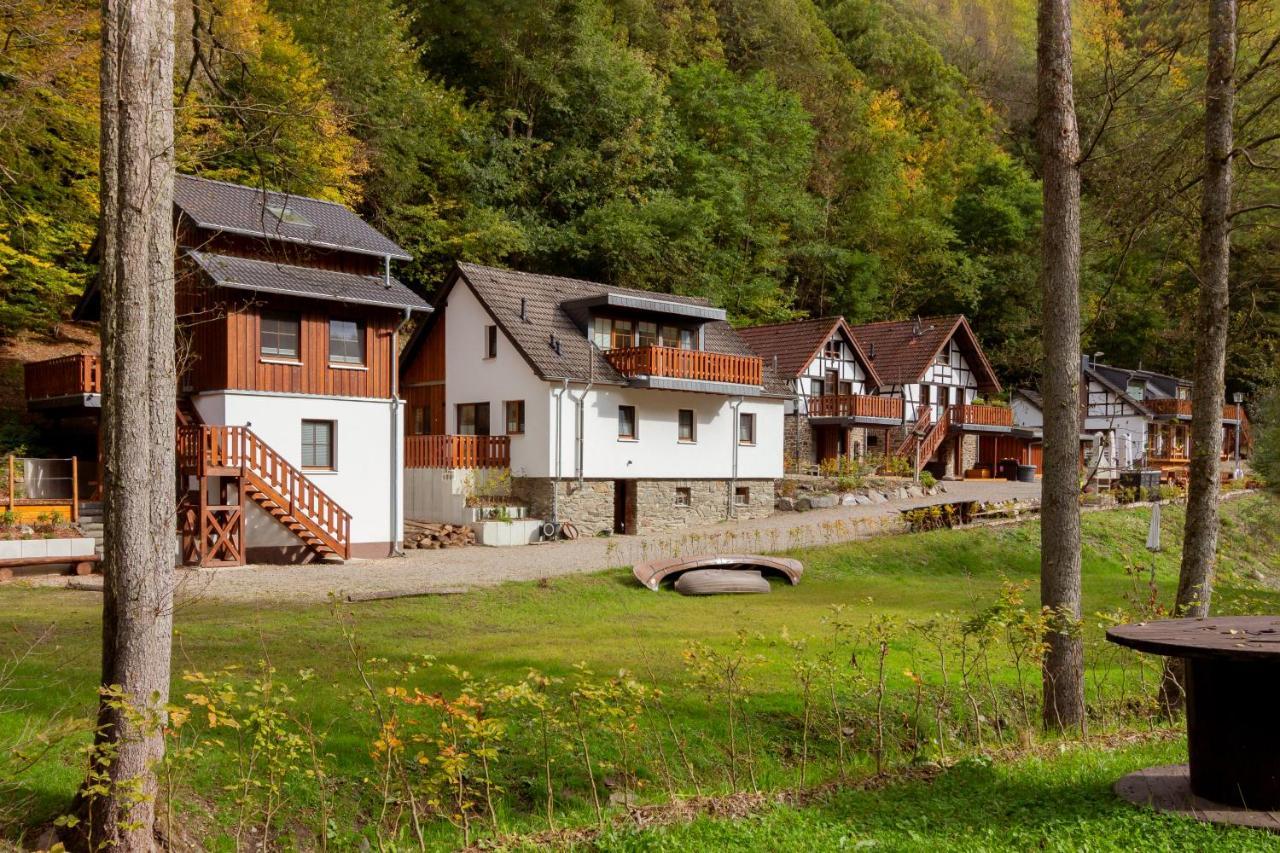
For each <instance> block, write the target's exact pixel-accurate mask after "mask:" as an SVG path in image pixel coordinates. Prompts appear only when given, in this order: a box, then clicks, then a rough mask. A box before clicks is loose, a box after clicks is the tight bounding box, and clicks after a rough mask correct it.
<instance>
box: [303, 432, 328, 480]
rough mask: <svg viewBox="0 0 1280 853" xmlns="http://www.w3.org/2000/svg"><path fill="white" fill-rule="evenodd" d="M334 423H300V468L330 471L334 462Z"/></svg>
mask: <svg viewBox="0 0 1280 853" xmlns="http://www.w3.org/2000/svg"><path fill="white" fill-rule="evenodd" d="M334 432H335V429H334V422H333V421H303V422H302V467H303V468H310V469H312V470H320V471H332V470H333V467H334V465H333V460H334V452H333V450H334V447H333V437H334Z"/></svg>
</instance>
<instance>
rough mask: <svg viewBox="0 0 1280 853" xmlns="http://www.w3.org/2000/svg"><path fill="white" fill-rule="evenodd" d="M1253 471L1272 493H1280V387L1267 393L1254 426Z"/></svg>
mask: <svg viewBox="0 0 1280 853" xmlns="http://www.w3.org/2000/svg"><path fill="white" fill-rule="evenodd" d="M1251 463H1252V466H1253V470H1254V471H1255V472H1257V474H1258V477H1259V479H1261V480H1262V482H1263V483H1265V484H1266V486H1267V488H1269V489H1271V490H1272V491H1280V386H1276V387H1273V388H1271V389H1270V390H1268V391H1267V393H1266V394H1265V395H1264V396H1263V398H1262V402H1261V404H1260V405H1259V407H1258V418H1257V422H1256V423H1255V425H1254V441H1253V456H1252V459H1251Z"/></svg>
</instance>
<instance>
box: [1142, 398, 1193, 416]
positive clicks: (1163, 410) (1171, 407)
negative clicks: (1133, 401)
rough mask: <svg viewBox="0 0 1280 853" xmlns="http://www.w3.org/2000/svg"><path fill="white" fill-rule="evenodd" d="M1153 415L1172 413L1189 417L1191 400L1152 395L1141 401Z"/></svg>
mask: <svg viewBox="0 0 1280 853" xmlns="http://www.w3.org/2000/svg"><path fill="white" fill-rule="evenodd" d="M1142 405H1144V406H1146V407H1147V409H1148V411H1150V412H1151V414H1153V415H1165V416H1168V415H1173V416H1175V417H1180V418H1189V417H1191V401H1190V400H1179V399H1177V398H1176V397H1152V398H1148V399H1145V400H1143V401H1142Z"/></svg>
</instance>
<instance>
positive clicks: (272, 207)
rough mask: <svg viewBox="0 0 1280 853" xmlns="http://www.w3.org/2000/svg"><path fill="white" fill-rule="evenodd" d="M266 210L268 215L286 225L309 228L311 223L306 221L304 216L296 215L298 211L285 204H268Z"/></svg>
mask: <svg viewBox="0 0 1280 853" xmlns="http://www.w3.org/2000/svg"><path fill="white" fill-rule="evenodd" d="M266 208H267V212H268V213H270V214H271V215H272V216H274V217H275V218H276V219H279V220H280V221H281V222H283V223H284V224H286V225H303V226H306V227H308V228H309V227H311V223H310V222H308V221H307V218H306V217H305V216H303V215H302V214H301V213H298V211H296V210H294V209H293V208H292V207H289V205H287V204H283V203H276V204H268V205H267V206H266Z"/></svg>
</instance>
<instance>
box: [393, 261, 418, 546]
mask: <svg viewBox="0 0 1280 853" xmlns="http://www.w3.org/2000/svg"><path fill="white" fill-rule="evenodd" d="M390 274H391V258H390V257H388V258H387V275H388V276H390ZM389 281H390V279H389V278H388V282H389ZM388 286H390V285H389V284H388ZM412 310H413V309H411V308H406V309H404V317H403V318H401V320H400V324H399V325H398V326H396V333H395V334H394V335H392V336H391V555H392V556H393V557H403V556H404V549H403V548H402V547H401V542H402V541H403V537H402V536H401V535H400V524H401V518H400V514H401V512H402V510H401V509H400V496H401V490H402V489H403V487H404V481H403V472H402V471H401V468H400V443H401V441H402V440H403V439H400V437H399V432H400V430H399V429H397V428H396V427H397V426H398V425H399V422H400V333H401V332H403V331H404V327H405V326H407V325H409V317H410V315H411V313H412Z"/></svg>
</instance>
